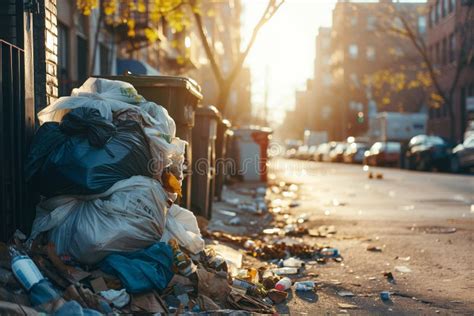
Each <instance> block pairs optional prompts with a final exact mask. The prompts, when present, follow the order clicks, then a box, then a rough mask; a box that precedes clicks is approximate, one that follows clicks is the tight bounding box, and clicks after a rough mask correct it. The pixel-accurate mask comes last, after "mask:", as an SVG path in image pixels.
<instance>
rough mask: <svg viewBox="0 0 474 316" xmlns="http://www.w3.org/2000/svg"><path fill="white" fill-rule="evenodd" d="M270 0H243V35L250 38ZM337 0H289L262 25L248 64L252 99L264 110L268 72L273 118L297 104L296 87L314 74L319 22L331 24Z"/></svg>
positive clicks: (269, 102)
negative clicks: (295, 99)
mask: <svg viewBox="0 0 474 316" xmlns="http://www.w3.org/2000/svg"><path fill="white" fill-rule="evenodd" d="M267 1H268V0H242V2H243V5H244V12H243V16H242V23H243V31H242V35H243V37H244V39H245V38H248V37H249V36H250V34H251V32H252V29H253V26H254V25H255V23H256V21H257V20H258V18H259V17H260V15H261V13H262V11H263V10H264V8H265V5H266V3H267ZM335 3H336V0H286V2H285V3H284V4H283V6H282V7H281V8H280V10H279V11H278V12H277V13H276V15H275V16H274V17H273V18H272V19H271V20H270V21H269V22H268V23H267V24H266V25H265V26H264V27H263V28H262V30H261V32H260V33H259V36H258V38H257V41H256V43H255V45H254V47H253V48H252V50H251V52H250V55H249V56H248V59H247V61H246V64H247V65H248V66H249V67H250V68H251V71H252V101H253V104H254V109H255V110H256V111H261V109H262V108H263V104H264V95H265V92H264V91H265V73H266V69H268V73H269V76H268V78H269V80H268V81H269V82H268V85H269V96H268V107H269V108H270V109H271V110H270V111H269V113H270V115H271V119H272V120H276V121H281V120H282V119H283V117H284V114H285V110H286V109H289V108H292V107H293V106H294V95H295V89H304V88H305V86H306V80H307V79H308V78H312V77H313V69H314V57H315V39H316V35H317V31H318V28H319V27H320V26H330V25H331V21H332V9H333V8H334V4H335Z"/></svg>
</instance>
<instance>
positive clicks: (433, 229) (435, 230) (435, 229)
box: [410, 226, 457, 234]
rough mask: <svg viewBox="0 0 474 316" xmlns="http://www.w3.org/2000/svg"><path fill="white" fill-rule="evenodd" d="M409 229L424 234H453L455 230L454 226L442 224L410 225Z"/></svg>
mask: <svg viewBox="0 0 474 316" xmlns="http://www.w3.org/2000/svg"><path fill="white" fill-rule="evenodd" d="M410 229H411V230H412V231H418V232H423V233H425V234H453V233H455V232H456V231H457V229H456V228H455V227H444V226H412V227H411V228H410Z"/></svg>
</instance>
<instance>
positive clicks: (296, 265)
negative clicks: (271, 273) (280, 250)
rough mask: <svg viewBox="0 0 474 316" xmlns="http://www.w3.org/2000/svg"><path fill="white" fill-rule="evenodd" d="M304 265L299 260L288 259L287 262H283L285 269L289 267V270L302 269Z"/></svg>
mask: <svg viewBox="0 0 474 316" xmlns="http://www.w3.org/2000/svg"><path fill="white" fill-rule="evenodd" d="M303 265H304V261H303V260H300V259H298V258H294V257H291V258H288V259H286V260H283V266H284V267H289V268H300V267H302V266H303Z"/></svg>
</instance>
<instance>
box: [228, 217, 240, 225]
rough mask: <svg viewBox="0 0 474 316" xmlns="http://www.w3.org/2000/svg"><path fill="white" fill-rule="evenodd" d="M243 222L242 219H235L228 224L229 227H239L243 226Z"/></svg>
mask: <svg viewBox="0 0 474 316" xmlns="http://www.w3.org/2000/svg"><path fill="white" fill-rule="evenodd" d="M241 222H242V221H241V219H240V217H234V218H232V219H230V220H229V221H228V222H227V223H228V224H229V225H233V226H239V225H240V224H241Z"/></svg>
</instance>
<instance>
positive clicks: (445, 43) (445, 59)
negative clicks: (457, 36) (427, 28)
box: [441, 37, 448, 65]
mask: <svg viewBox="0 0 474 316" xmlns="http://www.w3.org/2000/svg"><path fill="white" fill-rule="evenodd" d="M441 54H442V60H441V63H442V64H443V65H446V64H447V63H448V39H447V38H446V37H445V38H443V48H442V52H441Z"/></svg>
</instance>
